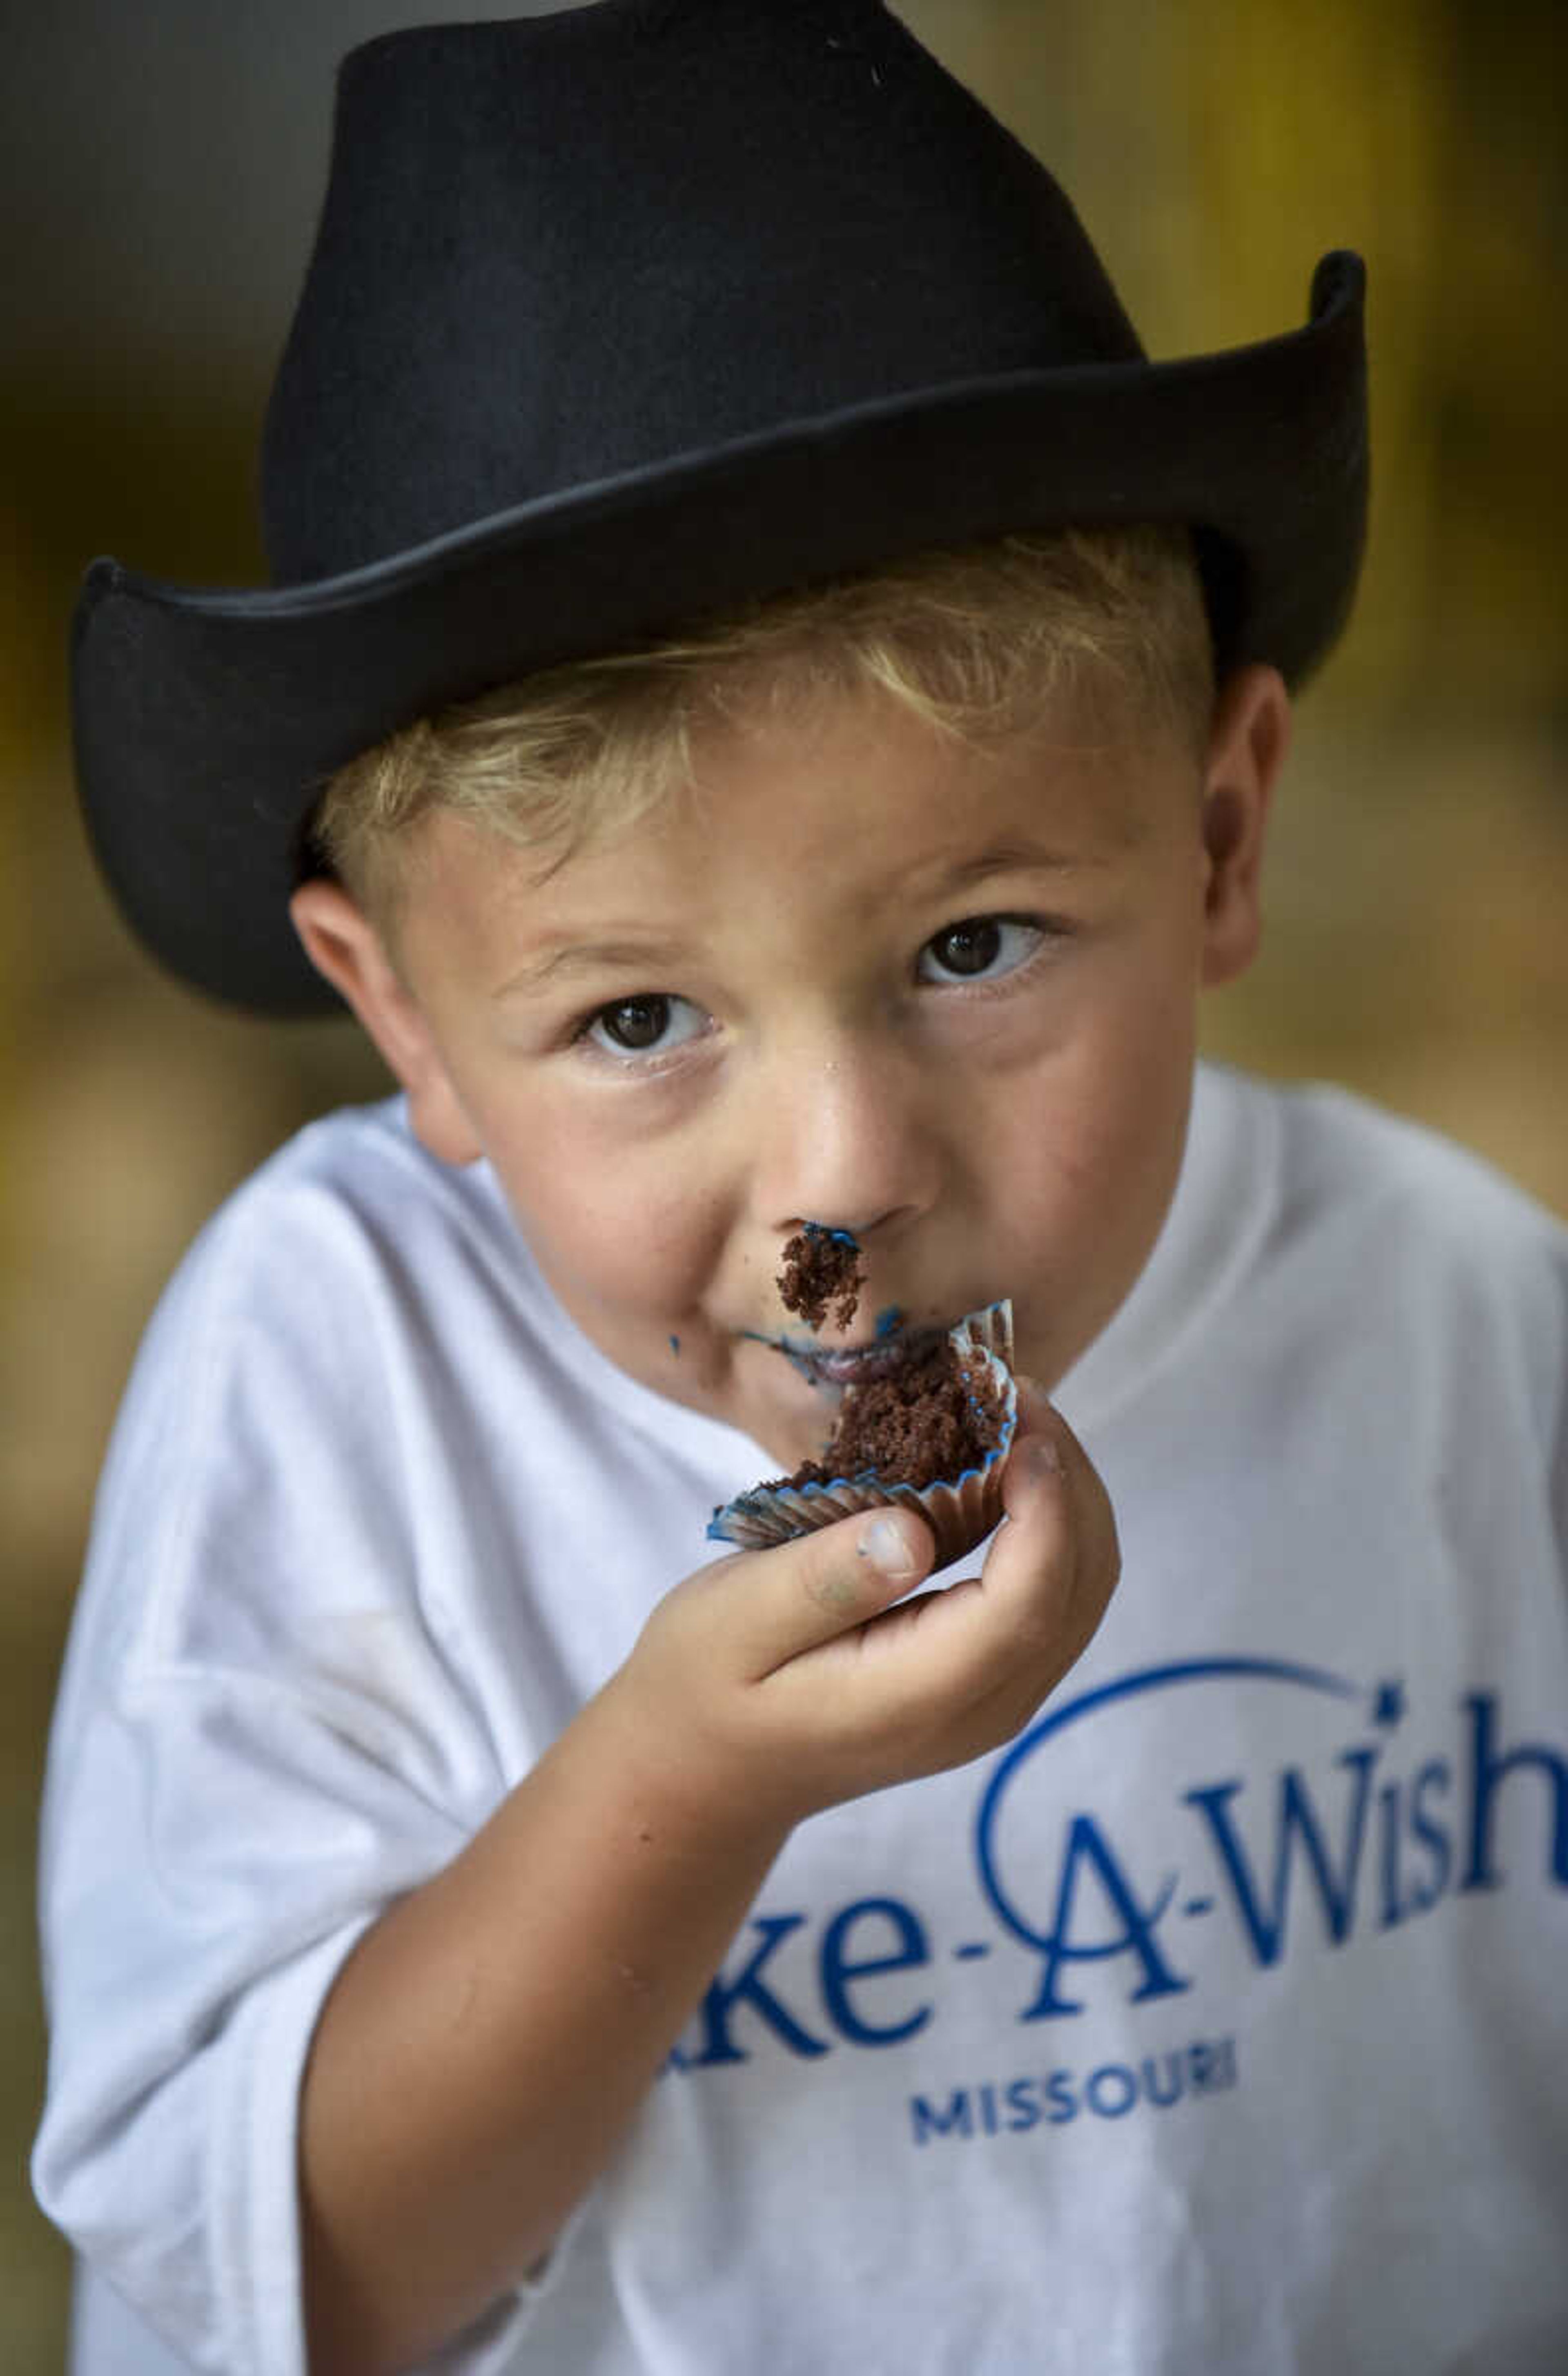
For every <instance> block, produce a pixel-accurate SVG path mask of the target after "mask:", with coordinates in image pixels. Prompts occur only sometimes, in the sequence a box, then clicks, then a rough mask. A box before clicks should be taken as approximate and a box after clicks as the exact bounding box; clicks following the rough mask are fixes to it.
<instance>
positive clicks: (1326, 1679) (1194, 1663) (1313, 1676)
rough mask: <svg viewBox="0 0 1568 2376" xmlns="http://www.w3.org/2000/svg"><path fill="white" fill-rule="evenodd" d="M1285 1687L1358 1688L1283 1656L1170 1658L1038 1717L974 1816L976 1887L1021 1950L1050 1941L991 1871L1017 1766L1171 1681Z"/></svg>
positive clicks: (1337, 1694)
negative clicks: (1071, 1729) (1072, 1728)
mask: <svg viewBox="0 0 1568 2376" xmlns="http://www.w3.org/2000/svg"><path fill="white" fill-rule="evenodd" d="M1220 1680H1224V1681H1232V1682H1234V1681H1253V1682H1270V1683H1289V1684H1292V1685H1294V1686H1295V1687H1296V1688H1297V1689H1298V1690H1304V1691H1312V1692H1323V1693H1327V1694H1328V1695H1329V1696H1330V1697H1332V1698H1335V1699H1348V1700H1356V1699H1360V1697H1361V1696H1362V1693H1361V1687H1360V1685H1359V1684H1357V1683H1353V1682H1350V1681H1348V1680H1347V1679H1346V1677H1344V1676H1343V1675H1335V1674H1331V1673H1329V1672H1328V1670H1327V1669H1324V1668H1322V1667H1305V1666H1300V1665H1297V1664H1295V1663H1293V1662H1292V1661H1290V1660H1289V1659H1284V1658H1191V1659H1185V1660H1176V1661H1174V1662H1172V1663H1171V1664H1170V1665H1167V1666H1161V1667H1143V1668H1139V1669H1136V1670H1135V1671H1134V1673H1132V1674H1130V1675H1122V1676H1119V1677H1118V1679H1117V1680H1116V1681H1114V1682H1111V1683H1101V1684H1100V1685H1099V1688H1098V1689H1097V1690H1095V1691H1092V1692H1080V1693H1079V1694H1078V1695H1077V1697H1076V1698H1075V1699H1071V1700H1067V1701H1065V1702H1064V1703H1063V1705H1062V1706H1060V1707H1054V1708H1051V1710H1049V1712H1048V1713H1047V1714H1046V1715H1044V1716H1042V1717H1040V1719H1039V1722H1038V1724H1034V1725H1031V1726H1030V1728H1029V1729H1028V1732H1026V1733H1024V1734H1022V1735H1021V1736H1020V1738H1019V1739H1018V1740H1016V1741H1015V1742H1014V1744H1013V1746H1012V1748H1011V1749H1010V1750H1009V1751H1008V1752H1007V1754H1006V1755H1005V1757H1004V1759H1003V1760H1002V1763H1001V1764H1000V1765H998V1767H997V1769H996V1771H995V1773H994V1774H993V1775H992V1777H991V1780H990V1782H989V1783H988V1784H987V1786H986V1790H985V1795H984V1797H983V1798H982V1799H981V1800H980V1812H979V1813H978V1815H977V1816H976V1818H975V1861H976V1864H977V1865H978V1867H979V1870H980V1883H981V1886H982V1887H983V1888H984V1891H985V1894H986V1896H987V1897H988V1898H989V1899H990V1901H991V1905H992V1910H993V1911H994V1913H995V1914H996V1917H997V1919H998V1920H999V1921H1000V1922H1001V1923H1002V1924H1003V1925H1004V1928H1005V1929H1006V1930H1008V1931H1011V1932H1012V1933H1013V1936H1014V1937H1015V1938H1016V1939H1017V1940H1020V1941H1021V1942H1023V1944H1024V1945H1025V1946H1027V1947H1032V1948H1034V1949H1036V1950H1037V1951H1043V1952H1045V1953H1047V1954H1050V1953H1051V1952H1053V1949H1054V1946H1055V1942H1054V1941H1053V1940H1051V1938H1049V1937H1047V1936H1046V1935H1045V1934H1044V1933H1043V1932H1041V1931H1037V1930H1035V1929H1034V1928H1032V1927H1031V1925H1030V1924H1028V1922H1026V1921H1025V1920H1024V1919H1023V1918H1022V1916H1021V1915H1020V1914H1019V1913H1018V1912H1017V1911H1016V1908H1015V1907H1014V1905H1013V1903H1012V1901H1011V1899H1010V1898H1009V1897H1008V1895H1007V1893H1006V1891H1005V1890H1004V1887H1003V1885H1002V1882H1001V1879H1000V1876H999V1874H998V1871H997V1865H996V1858H995V1853H994V1847H993V1838H994V1833H995V1827H996V1822H997V1818H998V1815H999V1814H1000V1812H1001V1809H1002V1805H1003V1801H1004V1799H1005V1796H1006V1793H1007V1789H1008V1786H1009V1784H1010V1783H1011V1782H1012V1780H1013V1777H1014V1776H1015V1775H1016V1773H1017V1771H1018V1768H1019V1767H1020V1766H1021V1765H1023V1764H1026V1763H1027V1762H1028V1759H1029V1758H1031V1757H1032V1756H1033V1755H1034V1754H1035V1752H1036V1751H1037V1750H1039V1749H1040V1748H1042V1747H1043V1746H1044V1744H1045V1742H1046V1741H1047V1740H1050V1739H1051V1737H1052V1736H1053V1735H1054V1734H1056V1733H1059V1732H1063V1731H1064V1730H1065V1729H1066V1728H1067V1726H1068V1725H1070V1724H1076V1723H1077V1722H1078V1720H1079V1719H1080V1717H1086V1716H1092V1715H1093V1714H1094V1713H1095V1712H1096V1710H1097V1709H1100V1708H1104V1707H1107V1706H1109V1705H1111V1704H1112V1703H1113V1702H1114V1701H1117V1700H1125V1699H1134V1698H1136V1697H1137V1696H1139V1695H1140V1694H1141V1693H1145V1692H1155V1691H1163V1690H1164V1689H1165V1688H1166V1687H1167V1686H1168V1685H1170V1684H1176V1683H1202V1682H1214V1681H1220Z"/></svg>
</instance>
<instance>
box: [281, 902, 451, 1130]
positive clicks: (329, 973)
mask: <svg viewBox="0 0 1568 2376" xmlns="http://www.w3.org/2000/svg"><path fill="white" fill-rule="evenodd" d="M289 913H290V915H291V917H292V919H293V924H294V930H295V932H296V933H298V934H299V936H300V939H301V941H302V943H303V945H304V951H305V955H306V956H308V957H309V959H310V961H311V963H312V965H313V966H315V969H316V971H317V973H319V974H320V975H322V976H323V977H324V979H325V980H327V981H329V982H330V983H331V984H332V987H333V989H334V990H335V991H337V992H338V993H339V997H341V998H343V999H344V1000H346V1001H347V1003H348V1004H349V1005H350V1006H351V1007H352V1008H353V1011H354V1013H355V1014H356V1015H357V1016H359V1019H360V1021H361V1022H362V1024H363V1026H364V1028H365V1029H366V1030H367V1031H368V1032H369V1034H370V1036H371V1038H372V1039H373V1040H374V1042H375V1044H376V1046H377V1048H379V1049H380V1051H381V1053H382V1055H383V1056H384V1057H385V1058H386V1063H388V1064H389V1065H390V1066H391V1069H392V1071H393V1073H394V1074H395V1075H397V1077H398V1081H399V1082H400V1083H401V1084H402V1087H403V1088H404V1090H405V1091H406V1093H407V1095H408V1099H409V1118H410V1121H411V1123H413V1126H414V1132H415V1135H416V1136H417V1137H418V1138H419V1140H420V1141H421V1143H422V1145H423V1146H427V1147H428V1148H429V1149H430V1152H431V1153H432V1154H433V1155H436V1156H439V1157H440V1158H441V1159H442V1161H443V1162H445V1163H472V1162H473V1161H474V1160H475V1158H477V1157H478V1156H480V1155H481V1154H482V1152H483V1149H482V1148H481V1146H480V1143H479V1140H478V1139H477V1137H476V1136H475V1135H474V1131H473V1126H472V1124H471V1123H469V1119H468V1116H467V1114H466V1113H465V1112H464V1111H463V1107H462V1104H461V1102H460V1100H459V1099H458V1097H457V1092H456V1090H455V1089H454V1087H453V1086H452V1081H451V1076H450V1075H449V1074H448V1073H447V1070H446V1065H445V1060H444V1059H443V1057H442V1054H441V1051H440V1050H439V1049H438V1048H437V1046H436V1044H435V1040H434V1035H433V1033H432V1031H431V1028H430V1025H429V1023H428V1022H427V1021H426V1019H425V1016H424V1012H423V1009H422V1007H421V1006H420V1004H419V1002H418V1000H417V999H416V998H415V997H414V995H413V993H412V992H411V991H410V990H409V988H408V987H407V985H406V984H405V982H404V981H403V979H402V977H401V975H400V974H399V973H398V968H397V967H396V966H395V965H394V964H393V962H392V958H391V956H390V955H389V954H388V951H387V947H386V942H385V941H384V940H383V938H382V936H381V934H380V933H378V932H377V930H376V928H375V926H374V924H373V923H372V922H371V921H370V919H369V917H368V916H367V915H366V914H365V912H364V910H363V909H362V908H361V907H360V906H359V905H358V904H357V902H356V901H354V900H353V899H351V898H350V896H349V894H348V893H347V892H346V891H345V890H344V889H343V888H342V886H341V885H340V884H337V883H332V882H328V881H327V879H326V878H325V877H324V876H316V877H314V878H313V879H312V880H311V881H310V882H308V883H303V884H302V885H300V888H299V889H298V890H297V891H296V892H295V894H294V896H293V897H292V899H291V901H290V903H289Z"/></svg>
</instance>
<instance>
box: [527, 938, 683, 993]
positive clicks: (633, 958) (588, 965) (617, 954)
mask: <svg viewBox="0 0 1568 2376" xmlns="http://www.w3.org/2000/svg"><path fill="white" fill-rule="evenodd" d="M681 955H682V951H681V948H680V946H679V944H677V943H675V942H674V941H664V940H647V941H629V940H628V941H560V942H556V943H547V944H545V947H544V950H543V952H542V953H541V955H540V956H537V957H535V958H533V959H532V960H531V961H530V962H529V964H528V965H525V966H519V967H518V968H517V972H516V973H514V974H508V976H507V977H506V980H505V981H504V982H502V983H500V984H499V985H498V986H497V988H496V989H495V990H493V992H491V996H492V997H493V998H509V997H510V996H511V995H512V993H513V992H514V991H519V990H538V989H540V987H541V986H542V984H543V983H545V982H546V981H549V980H552V978H553V977H554V976H555V975H557V974H571V973H587V972H590V971H592V970H594V969H595V968H600V967H604V966H662V965H673V964H675V963H676V962H677V961H678V959H679V957H680V956H681Z"/></svg>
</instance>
